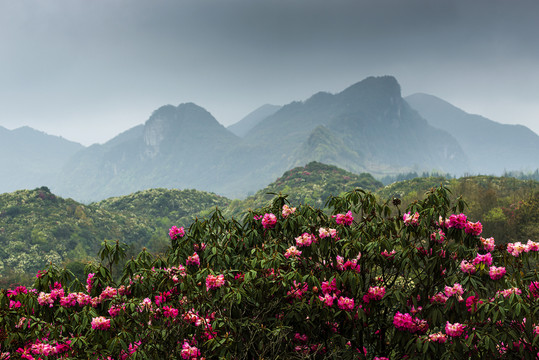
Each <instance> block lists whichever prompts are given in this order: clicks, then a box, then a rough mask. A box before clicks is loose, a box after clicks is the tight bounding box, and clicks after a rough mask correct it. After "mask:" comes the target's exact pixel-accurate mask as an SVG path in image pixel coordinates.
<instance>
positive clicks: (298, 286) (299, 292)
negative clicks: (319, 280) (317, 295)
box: [286, 280, 309, 299]
mask: <svg viewBox="0 0 539 360" xmlns="http://www.w3.org/2000/svg"><path fill="white" fill-rule="evenodd" d="M308 289H309V286H308V285H307V283H298V282H296V280H294V285H292V286H290V290H288V292H287V293H286V295H287V296H290V297H291V298H294V299H301V297H302V296H303V294H304V293H306V292H307V290H308Z"/></svg>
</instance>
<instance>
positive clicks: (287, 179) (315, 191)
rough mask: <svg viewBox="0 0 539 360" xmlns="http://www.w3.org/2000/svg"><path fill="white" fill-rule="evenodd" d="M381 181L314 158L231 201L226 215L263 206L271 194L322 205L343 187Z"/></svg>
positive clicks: (367, 186) (363, 186) (378, 185)
mask: <svg viewBox="0 0 539 360" xmlns="http://www.w3.org/2000/svg"><path fill="white" fill-rule="evenodd" d="M381 187H382V183H380V182H379V181H377V180H376V179H374V178H373V177H372V176H371V175H370V174H367V173H363V174H359V175H357V174H353V173H351V172H348V171H345V170H343V169H340V168H338V167H336V166H333V165H326V164H322V163H319V162H316V161H313V162H310V163H308V164H307V165H305V166H299V167H296V168H293V169H291V170H288V171H286V172H285V173H284V174H283V176H281V177H280V178H278V179H277V180H275V182H273V183H271V184H269V185H268V186H266V187H265V188H264V189H262V190H259V191H258V192H257V193H256V194H255V195H253V196H250V197H248V198H247V199H245V200H244V201H242V202H232V203H231V205H230V206H229V207H228V208H227V209H225V211H224V214H225V215H227V216H235V217H236V218H238V216H239V215H240V214H242V213H244V212H245V211H247V210H249V209H255V208H258V207H263V206H266V205H268V204H270V203H271V200H272V199H273V197H274V195H275V194H286V195H287V198H288V200H289V201H291V202H293V203H294V204H304V205H311V206H316V207H318V208H323V207H324V204H325V203H326V201H327V199H329V198H330V197H331V196H337V195H340V194H342V193H344V192H346V191H350V190H353V189H355V188H360V189H364V190H369V191H375V190H377V189H379V188H381Z"/></svg>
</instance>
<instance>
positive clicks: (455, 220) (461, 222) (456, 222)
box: [448, 214, 467, 229]
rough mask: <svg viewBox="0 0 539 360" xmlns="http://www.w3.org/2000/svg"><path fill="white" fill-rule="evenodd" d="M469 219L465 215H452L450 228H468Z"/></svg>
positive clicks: (449, 223)
mask: <svg viewBox="0 0 539 360" xmlns="http://www.w3.org/2000/svg"><path fill="white" fill-rule="evenodd" d="M466 223H467V217H466V215H464V214H458V215H455V214H453V215H451V216H450V217H449V222H448V226H449V227H450V228H455V229H463V228H464V227H465V226H466Z"/></svg>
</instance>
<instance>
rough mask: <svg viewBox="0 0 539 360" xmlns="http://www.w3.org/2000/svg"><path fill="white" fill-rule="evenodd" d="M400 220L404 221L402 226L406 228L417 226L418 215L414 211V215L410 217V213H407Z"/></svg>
mask: <svg viewBox="0 0 539 360" xmlns="http://www.w3.org/2000/svg"><path fill="white" fill-rule="evenodd" d="M402 220H403V221H404V225H406V226H410V225H413V226H417V225H419V213H418V212H417V211H416V212H415V213H414V215H412V213H411V212H407V213H406V214H404V215H403V216H402Z"/></svg>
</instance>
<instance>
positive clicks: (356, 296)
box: [0, 187, 539, 359]
mask: <svg viewBox="0 0 539 360" xmlns="http://www.w3.org/2000/svg"><path fill="white" fill-rule="evenodd" d="M328 206H329V207H330V208H331V209H332V211H333V213H332V214H330V215H328V214H326V213H325V212H323V211H322V210H320V209H316V208H312V207H310V206H301V207H300V206H297V208H296V207H293V205H292V204H289V203H287V200H286V196H277V197H276V198H275V199H274V201H273V204H272V206H270V207H267V208H262V209H257V210H255V211H250V212H249V213H247V214H245V216H244V218H243V219H242V221H237V220H234V219H232V220H230V219H225V218H224V217H223V216H222V215H221V214H220V212H219V211H218V210H216V211H215V212H214V213H213V214H211V216H210V217H209V218H207V219H205V220H197V221H195V222H194V223H193V224H192V225H191V226H190V227H189V228H188V229H184V228H182V227H176V226H173V227H172V228H171V229H170V231H169V235H170V248H169V250H168V252H167V253H166V256H164V257H157V258H156V257H153V256H152V255H151V254H149V253H148V252H146V251H142V252H141V253H140V254H139V255H138V256H137V257H136V258H132V259H131V260H129V261H127V263H126V265H125V266H124V269H123V276H122V278H121V280H120V281H119V282H115V281H114V280H113V276H112V274H111V273H110V271H111V269H113V266H112V265H114V264H116V263H118V262H119V261H120V260H121V257H122V254H124V250H123V248H122V246H121V244H118V243H116V245H115V246H114V244H110V243H109V244H105V245H106V246H104V247H103V249H102V251H101V252H100V257H101V259H102V260H103V261H105V260H106V261H105V262H104V263H101V264H90V265H89V266H88V267H87V269H86V274H87V280H86V283H80V282H79V281H78V280H76V279H75V280H71V276H70V273H69V271H67V270H65V269H59V268H57V267H55V266H51V267H49V268H48V269H44V270H42V271H40V272H39V273H38V275H37V278H36V281H35V284H34V287H33V288H26V287H18V288H15V289H10V290H3V291H2V292H1V294H0V344H1V345H0V346H1V347H0V359H8V358H9V359H20V358H23V359H38V358H40V359H53V358H54V359H56V358H66V359H67V358H69V359H74V358H76V359H88V358H91V359H146V358H149V359H167V358H170V359H217V358H227V359H384V358H385V359H406V358H409V359H422V358H424V359H482V358H488V357H490V358H501V359H535V358H536V357H538V356H539V354H538V352H539V276H538V273H537V267H536V265H537V259H538V250H539V243H536V242H533V241H531V240H530V241H527V242H525V243H512V244H509V245H503V246H501V245H498V246H497V245H496V243H495V240H494V239H493V238H488V237H486V236H484V235H483V234H482V226H481V224H480V223H479V222H477V221H475V222H474V221H471V220H470V219H468V218H467V217H466V215H464V214H463V213H462V211H463V210H464V203H463V202H462V201H458V202H457V203H456V204H454V205H453V204H451V203H450V201H449V190H448V189H446V188H444V187H440V188H436V189H432V190H431V191H430V192H429V193H428V195H427V196H426V198H425V199H424V200H423V201H419V202H415V203H413V204H411V205H410V206H409V207H408V208H407V209H400V202H399V200H398V199H395V200H393V201H392V202H387V203H380V202H379V201H377V199H376V198H375V197H374V196H373V195H372V194H370V193H366V192H364V191H362V190H354V191H352V192H349V193H347V194H345V195H344V196H341V197H333V198H331V199H330V200H329V202H328ZM179 225H181V224H178V226H179Z"/></svg>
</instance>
